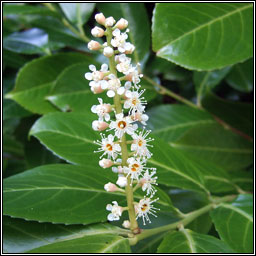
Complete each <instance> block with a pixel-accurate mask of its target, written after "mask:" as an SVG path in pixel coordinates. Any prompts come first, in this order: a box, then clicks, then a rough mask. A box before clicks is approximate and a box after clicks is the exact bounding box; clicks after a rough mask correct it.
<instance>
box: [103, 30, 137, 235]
mask: <svg viewBox="0 0 256 256" xmlns="http://www.w3.org/2000/svg"><path fill="white" fill-rule="evenodd" d="M106 36H107V44H108V46H111V38H112V29H111V28H107V31H106ZM115 66H116V64H115V56H114V55H113V56H111V57H110V58H109V70H110V72H111V73H112V74H114V75H115V76H117V72H116V68H115ZM114 105H115V110H116V114H119V113H122V104H121V99H120V96H119V95H118V94H117V93H116V95H115V97H114ZM120 147H121V152H122V166H126V165H127V159H128V157H129V153H128V149H127V143H126V136H125V134H124V135H123V136H122V138H121V142H120ZM125 193H126V200H127V206H128V214H129V220H130V223H131V227H130V229H131V231H132V232H133V233H134V234H136V233H138V232H139V227H138V223H137V220H136V214H135V210H134V205H133V201H134V199H133V187H132V184H131V178H130V176H127V186H126V187H125Z"/></svg>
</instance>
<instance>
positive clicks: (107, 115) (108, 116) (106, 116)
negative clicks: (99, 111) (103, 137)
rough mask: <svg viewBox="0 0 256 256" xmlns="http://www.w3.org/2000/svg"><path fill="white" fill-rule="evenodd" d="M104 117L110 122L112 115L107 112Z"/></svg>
mask: <svg viewBox="0 0 256 256" xmlns="http://www.w3.org/2000/svg"><path fill="white" fill-rule="evenodd" d="M104 118H105V120H106V121H107V122H108V121H109V120H110V115H109V114H108V113H106V114H105V115H104Z"/></svg>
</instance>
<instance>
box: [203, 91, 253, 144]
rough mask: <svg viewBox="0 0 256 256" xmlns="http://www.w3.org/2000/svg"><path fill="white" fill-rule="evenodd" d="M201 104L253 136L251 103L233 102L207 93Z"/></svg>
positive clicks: (231, 124)
mask: <svg viewBox="0 0 256 256" xmlns="http://www.w3.org/2000/svg"><path fill="white" fill-rule="evenodd" d="M202 106H203V107H204V108H205V109H207V110H208V111H209V112H210V113H212V114H214V115H216V116H217V117H218V118H220V119H221V120H223V121H224V122H226V123H227V124H229V125H230V126H231V127H233V128H235V129H237V130H238V132H239V131H241V132H243V133H245V134H247V135H249V136H251V138H250V137H249V138H248V139H250V140H251V141H252V137H253V116H254V115H253V104H248V103H244V102H235V101H230V100H225V99H222V98H219V97H218V96H216V95H214V94H212V93H208V94H207V95H206V96H205V97H204V98H203V100H202Z"/></svg>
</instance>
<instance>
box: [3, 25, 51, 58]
mask: <svg viewBox="0 0 256 256" xmlns="http://www.w3.org/2000/svg"><path fill="white" fill-rule="evenodd" d="M3 47H4V48H5V49H7V50H10V51H13V52H17V53H23V54H37V53H39V54H47V53H49V49H48V35H47V34H46V33H45V32H44V31H43V30H41V29H38V28H32V29H29V30H26V31H22V32H15V33H13V34H11V35H9V36H7V37H5V38H4V40H3Z"/></svg>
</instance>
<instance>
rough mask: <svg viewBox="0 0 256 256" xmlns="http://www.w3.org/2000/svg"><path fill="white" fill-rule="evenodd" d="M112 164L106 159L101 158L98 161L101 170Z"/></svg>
mask: <svg viewBox="0 0 256 256" xmlns="http://www.w3.org/2000/svg"><path fill="white" fill-rule="evenodd" d="M113 164H114V163H113V162H112V161H111V160H110V159H107V158H103V159H101V160H100V161H99V165H100V167H102V168H104V169H105V168H109V167H111V166H112V165H113Z"/></svg>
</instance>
